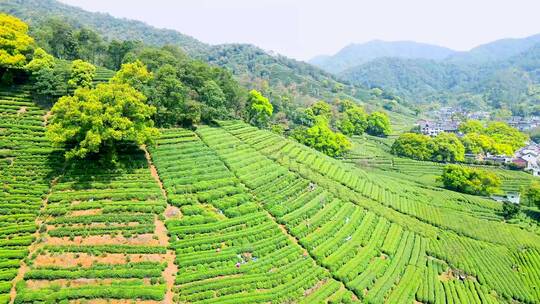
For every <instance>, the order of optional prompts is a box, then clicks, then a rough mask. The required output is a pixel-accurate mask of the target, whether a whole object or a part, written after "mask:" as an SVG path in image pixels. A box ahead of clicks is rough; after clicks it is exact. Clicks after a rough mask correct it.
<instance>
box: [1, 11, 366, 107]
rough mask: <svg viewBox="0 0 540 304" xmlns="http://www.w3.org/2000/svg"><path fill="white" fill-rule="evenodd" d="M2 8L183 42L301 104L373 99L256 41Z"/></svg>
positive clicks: (101, 17)
mask: <svg viewBox="0 0 540 304" xmlns="http://www.w3.org/2000/svg"><path fill="white" fill-rule="evenodd" d="M0 11H2V12H5V13H8V14H12V15H14V16H17V17H19V18H21V19H22V20H24V21H26V22H28V23H29V24H30V26H32V24H39V23H42V22H45V21H47V20H48V19H50V18H60V19H62V20H64V21H66V22H68V23H70V24H73V25H75V26H78V27H80V26H84V27H89V28H91V29H95V30H96V31H97V32H98V33H100V34H101V35H103V36H104V37H107V38H109V39H118V40H139V41H142V42H144V43H145V44H148V45H152V46H163V45H175V46H179V47H181V48H182V49H183V50H184V51H185V52H186V53H187V54H188V55H189V56H190V57H193V58H195V59H200V60H203V61H206V62H209V63H212V64H216V65H219V66H221V67H225V68H227V69H229V70H231V71H232V72H233V73H234V74H235V76H236V77H237V79H238V80H239V81H240V82H241V83H242V84H243V85H245V86H246V87H248V88H249V89H251V88H254V87H255V88H257V89H259V90H263V89H264V87H265V82H266V83H269V84H270V89H271V91H270V92H268V93H269V94H274V95H276V96H284V97H286V98H289V99H291V100H292V101H293V102H295V103H298V104H304V103H309V102H312V101H314V100H317V99H328V100H333V99H335V98H349V99H354V98H362V99H365V98H367V97H369V91H368V90H365V89H363V88H361V87H358V86H351V85H349V84H347V83H343V82H341V81H339V80H338V79H337V78H336V77H335V76H334V75H331V74H329V73H326V72H324V71H323V70H321V69H319V68H317V67H314V66H312V65H310V64H308V63H305V62H301V61H297V60H294V59H290V58H287V57H285V56H275V55H272V54H269V53H268V52H266V51H264V50H262V49H260V48H258V47H256V46H253V45H248V44H242V45H240V44H225V45H209V44H205V43H203V42H201V41H199V40H197V39H195V38H193V37H190V36H187V35H184V34H182V33H179V32H177V31H174V30H168V29H158V28H155V27H153V26H150V25H147V24H145V23H143V22H140V21H135V20H128V19H120V18H115V17H113V16H110V15H108V14H102V13H93V12H88V11H85V10H82V9H79V8H77V7H74V6H69V5H66V4H63V3H60V2H58V1H55V0H45V1H41V0H4V1H0ZM267 90H268V89H267ZM264 93H266V92H264Z"/></svg>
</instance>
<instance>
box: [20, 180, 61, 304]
mask: <svg viewBox="0 0 540 304" xmlns="http://www.w3.org/2000/svg"><path fill="white" fill-rule="evenodd" d="M58 178H59V177H56V178H54V179H53V180H52V181H51V185H50V187H49V193H47V196H46V197H45V199H43V203H42V204H41V208H40V210H39V215H38V216H37V217H36V220H35V223H36V227H38V229H37V230H36V232H34V242H33V243H32V244H31V245H30V246H29V247H28V258H30V257H32V255H34V253H35V252H36V251H37V250H38V249H39V248H40V247H42V246H43V244H41V240H42V232H41V231H40V229H39V228H40V227H41V225H42V224H43V223H44V222H45V221H44V219H42V217H41V214H42V213H43V211H44V210H45V208H46V207H47V204H48V202H49V197H50V196H51V193H52V186H53V185H54V184H55V183H56V181H57V180H58ZM28 270H29V267H28V265H26V262H25V261H24V260H23V261H21V266H20V267H19V271H18V272H17V276H16V277H15V279H13V281H12V286H11V290H10V292H9V296H10V301H9V303H10V304H13V303H14V302H15V297H16V296H17V288H16V286H17V283H18V282H20V281H22V280H23V279H24V275H25V274H26V272H27V271H28Z"/></svg>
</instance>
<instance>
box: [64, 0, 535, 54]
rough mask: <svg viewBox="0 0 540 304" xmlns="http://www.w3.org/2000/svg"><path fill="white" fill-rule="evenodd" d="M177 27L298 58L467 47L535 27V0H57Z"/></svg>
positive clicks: (204, 37) (207, 38) (527, 32)
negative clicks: (378, 45)
mask: <svg viewBox="0 0 540 304" xmlns="http://www.w3.org/2000/svg"><path fill="white" fill-rule="evenodd" d="M61 2H64V3H66V4H71V5H74V6H78V7H81V8H83V9H86V10H89V11H93V12H104V13H109V14H111V15H113V16H115V17H124V18H129V19H136V20H140V21H143V22H146V23H148V24H150V25H153V26H155V27H159V28H169V29H174V30H178V31H180V32H181V33H183V34H187V35H190V36H193V37H195V38H197V39H198V40H201V41H203V42H206V43H210V44H220V43H233V42H234V43H251V44H254V45H257V46H259V47H261V48H263V49H265V50H268V51H274V52H277V53H280V54H283V55H286V56H289V57H292V58H296V59H299V60H308V59H310V58H312V57H314V56H316V55H322V54H328V55H331V54H335V53H336V52H337V51H339V50H340V49H341V48H343V47H345V46H346V45H349V44H351V43H362V42H367V41H370V40H373V39H379V40H385V41H397V40H412V41H418V42H424V43H431V44H437V45H441V46H445V47H449V48H452V49H455V50H469V49H471V48H473V47H475V46H478V45H480V44H484V43H487V42H491V41H493V40H497V39H501V38H520V37H526V36H530V35H533V34H537V33H540V18H539V17H538V12H540V1H539V0H371V1H365V0H326V1H324V0H179V1H172V0H169V1H167V0H151V1H148V0H61Z"/></svg>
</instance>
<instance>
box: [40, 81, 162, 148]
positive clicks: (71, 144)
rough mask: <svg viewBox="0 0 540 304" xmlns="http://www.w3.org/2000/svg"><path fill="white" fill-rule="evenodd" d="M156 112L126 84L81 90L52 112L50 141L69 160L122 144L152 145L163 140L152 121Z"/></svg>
mask: <svg viewBox="0 0 540 304" xmlns="http://www.w3.org/2000/svg"><path fill="white" fill-rule="evenodd" d="M155 111H156V109H155V107H153V106H149V105H147V104H146V97H145V96H144V95H143V94H142V93H140V92H138V91H137V90H135V89H134V88H133V87H131V86H129V85H127V84H123V83H106V84H99V85H98V86H97V87H96V88H95V89H89V88H79V89H77V90H76V91H75V93H74V95H73V96H64V97H62V98H60V99H59V100H58V102H57V103H56V104H55V105H54V106H53V108H52V118H51V123H50V124H49V125H48V126H47V133H46V135H47V137H48V138H49V139H50V140H51V141H52V142H53V143H55V144H57V145H65V146H66V147H67V149H68V151H67V152H66V154H65V156H66V158H67V159H71V158H74V157H76V158H84V157H86V156H87V155H88V154H91V153H99V152H103V151H104V150H108V151H110V150H112V151H114V149H115V144H116V143H118V142H121V141H128V142H135V143H137V144H145V143H152V142H153V140H155V139H156V138H157V137H158V136H159V131H158V130H157V129H156V128H154V122H153V121H152V119H151V117H152V115H154V113H155Z"/></svg>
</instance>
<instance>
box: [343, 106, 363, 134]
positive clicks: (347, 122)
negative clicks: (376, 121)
mask: <svg viewBox="0 0 540 304" xmlns="http://www.w3.org/2000/svg"><path fill="white" fill-rule="evenodd" d="M342 117H343V118H342V119H341V121H339V123H338V127H339V129H340V130H341V132H343V133H344V134H346V135H360V134H362V133H364V131H365V130H366V128H367V118H368V115H367V114H366V112H365V111H364V109H363V108H362V107H359V106H356V105H351V106H350V107H348V108H347V109H346V110H345V112H344V113H343V115H342Z"/></svg>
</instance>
